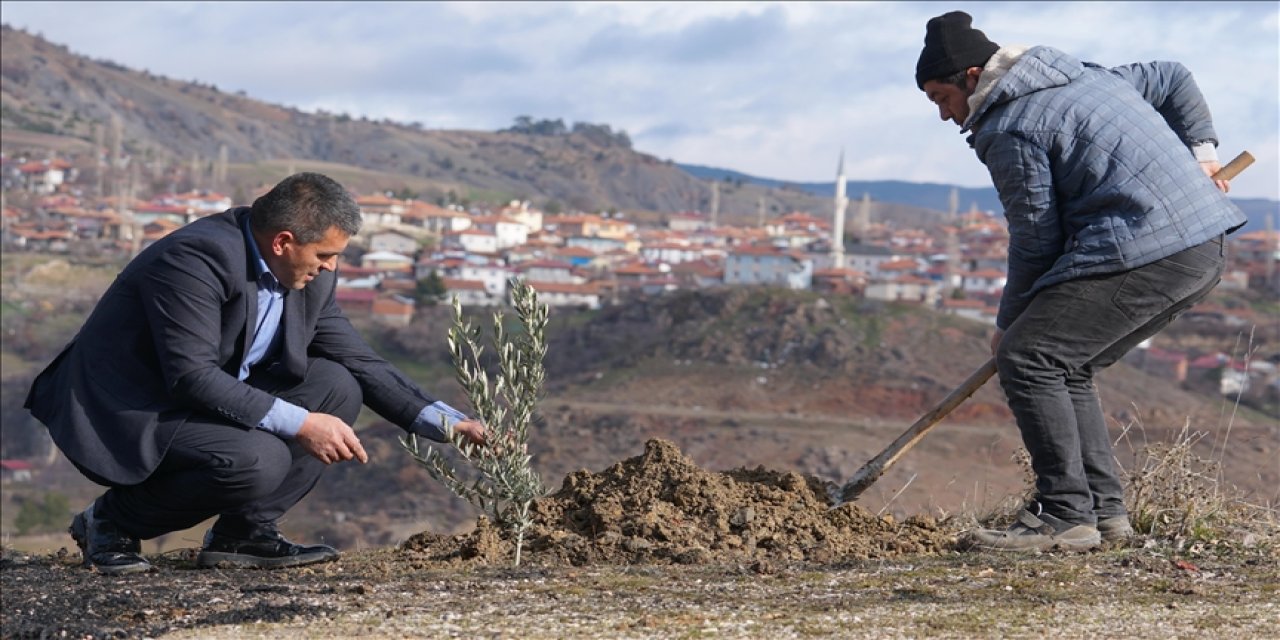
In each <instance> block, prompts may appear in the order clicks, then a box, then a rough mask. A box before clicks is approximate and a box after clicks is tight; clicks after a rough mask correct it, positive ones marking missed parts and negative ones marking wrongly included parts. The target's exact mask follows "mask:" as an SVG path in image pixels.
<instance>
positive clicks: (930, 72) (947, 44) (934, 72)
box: [916, 11, 1000, 90]
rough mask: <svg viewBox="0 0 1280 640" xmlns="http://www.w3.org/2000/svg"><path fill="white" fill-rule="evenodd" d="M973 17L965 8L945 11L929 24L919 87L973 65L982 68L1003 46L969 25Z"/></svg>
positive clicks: (919, 65) (918, 65)
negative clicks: (963, 9) (964, 10)
mask: <svg viewBox="0 0 1280 640" xmlns="http://www.w3.org/2000/svg"><path fill="white" fill-rule="evenodd" d="M972 22H973V18H972V17H970V16H969V14H967V13H965V12H963V11H952V12H950V13H944V14H942V15H940V16H938V17H936V18H932V19H930V20H929V24H928V26H926V27H925V34H924V51H921V52H920V60H919V61H918V62H916V86H917V87H919V88H920V89H922V90H923V89H924V83H925V82H927V81H929V80H937V79H939V78H945V77H947V76H949V75H951V74H954V73H957V72H960V71H964V70H965V69H968V68H969V67H981V66H983V65H985V64H986V63H987V60H989V59H991V56H992V55H993V54H995V52H996V51H997V50H999V49H1000V46H999V45H997V44H996V43H994V42H992V41H990V40H988V39H987V36H986V34H984V33H982V32H981V31H979V30H977V29H974V28H973V27H971V26H969V25H970V23H972Z"/></svg>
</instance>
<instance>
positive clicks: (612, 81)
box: [4, 2, 1280, 199]
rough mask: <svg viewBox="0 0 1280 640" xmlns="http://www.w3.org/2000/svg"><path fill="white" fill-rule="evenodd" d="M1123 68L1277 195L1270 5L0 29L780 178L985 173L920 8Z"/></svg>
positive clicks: (330, 7)
mask: <svg viewBox="0 0 1280 640" xmlns="http://www.w3.org/2000/svg"><path fill="white" fill-rule="evenodd" d="M957 4H958V5H959V8H961V9H964V10H966V11H968V12H969V13H971V14H973V15H974V17H975V25H976V26H978V27H979V28H981V29H983V30H984V31H985V32H986V33H987V35H988V36H989V37H991V38H992V39H993V40H995V41H996V42H1001V43H1005V44H1012V43H1023V44H1049V45H1052V46H1055V47H1058V48H1060V49H1063V50H1065V51H1067V52H1069V53H1072V54H1074V55H1077V56H1078V57H1081V58H1083V59H1087V60H1091V61H1094V62H1098V63H1099V64H1104V65H1119V64H1126V63H1130V62H1141V61H1149V60H1154V59H1166V60H1178V61H1180V62H1183V63H1184V64H1186V65H1187V66H1188V67H1189V68H1190V69H1191V70H1192V71H1193V72H1194V73H1195V74H1196V78H1197V81H1198V83H1199V85H1200V87H1201V89H1202V90H1203V92H1204V93H1205V95H1206V98H1207V99H1208V100H1209V104H1210V106H1211V108H1212V110H1213V113H1214V117H1215V125H1216V126H1217V129H1218V133H1219V137H1220V138H1221V148H1220V150H1221V153H1222V155H1223V156H1224V160H1225V159H1227V158H1229V157H1230V156H1233V155H1234V154H1235V153H1236V152H1238V151H1240V150H1242V149H1249V150H1250V151H1252V152H1253V153H1254V155H1255V156H1257V157H1258V165H1257V166H1256V167H1255V168H1253V169H1251V170H1250V172H1249V173H1248V174H1246V176H1245V177H1242V178H1241V179H1240V180H1238V181H1237V182H1236V184H1235V188H1234V189H1233V194H1235V195H1241V196H1245V197H1267V198H1275V199H1280V184H1277V182H1278V179H1277V176H1278V175H1280V158H1277V155H1278V152H1277V149H1276V140H1277V138H1278V137H1280V136H1278V134H1277V128H1278V126H1280V90H1278V89H1277V82H1278V81H1280V18H1278V17H1277V14H1278V13H1280V11H1278V10H1277V5H1276V4H1275V3H1248V2H1216V3H1182V2H1176V3H1150V2H1136V3H1127V2H1108V3H1093V2H1081V3H1075V2H1021V3H977V2H961V3H937V2H931V3H907V2H819V3H792V2H784V3H762V2H567V3H545V2H502V3H489V2H464V3H437V2H426V3H413V2H365V3H356V2H310V3H294V2H274V3H272V2H264V3H214V2H206V3H154V2H145V3H144V2H122V3H97V2H94V3H75V4H69V3H47V2H22V3H15V2H6V3H5V5H4V19H5V21H6V22H7V23H9V24H11V25H13V26H17V27H23V28H27V29H28V30H31V31H35V32H40V33H42V34H43V35H44V36H45V37H47V38H49V39H50V40H52V41H54V42H58V43H61V44H66V45H68V46H70V47H71V49H72V50H73V51H76V52H78V53H83V54H86V55H89V56H91V57H94V58H107V59H111V60H115V61H116V62H119V63H121V64H125V65H128V66H130V67H135V68H138V69H148V70H150V71H151V72H153V73H158V74H162V75H166V76H170V77H174V78H178V79H183V80H199V81H201V82H204V83H212V84H216V85H217V86H218V87H220V88H223V89H225V90H237V89H239V90H244V91H246V92H247V93H248V94H249V95H251V96H253V97H256V98H259V99H262V100H267V101H270V102H276V103H281V104H287V105H292V106H297V107H299V108H304V109H312V108H325V109H327V110H329V111H335V112H343V111H345V112H348V113H351V114H352V115H364V116H368V117H370V118H375V119H378V118H393V119H396V120H402V121H420V122H423V123H424V124H426V125H427V126H428V127H434V128H459V129H488V130H492V129H496V128H500V127H505V126H508V125H509V124H510V123H511V121H512V119H513V118H515V117H516V116H518V115H530V116H533V117H537V118H562V119H564V120H565V121H566V122H574V121H586V122H597V123H605V124H609V125H610V126H612V127H614V128H615V129H623V130H626V131H627V132H628V133H630V134H631V135H632V138H633V140H634V141H635V143H636V146H637V148H638V149H639V150H641V151H644V152H647V153H651V154H654V155H656V156H659V157H663V158H671V159H673V160H676V161H679V162H688V163H694V164H706V165H713V166H722V167H725V168H730V169H736V170H739V171H743V172H746V173H751V174H755V175H760V176H765V177H773V178H779V179H784V180H792V181H805V182H809V181H822V180H829V179H831V177H832V173H833V167H834V164H835V158H836V156H837V155H838V154H839V152H840V148H842V147H844V148H846V149H847V150H848V158H849V163H848V167H849V172H850V176H851V177H852V178H854V179H902V180H916V181H930V182H950V183H956V184H962V185H966V186H985V185H987V184H989V178H988V177H987V174H986V171H985V169H984V168H983V167H982V165H981V164H980V163H979V162H978V161H977V159H976V158H974V156H973V153H972V151H970V150H969V149H968V148H967V146H966V145H965V144H964V141H963V139H962V138H961V137H960V136H958V135H956V133H955V131H956V129H955V127H954V126H953V125H950V124H946V123H942V122H940V121H939V120H938V119H937V115H936V112H935V110H934V109H933V108H932V107H931V106H930V105H929V104H928V102H926V101H925V100H924V98H923V97H922V96H921V95H920V93H919V92H918V91H916V89H915V86H914V81H913V79H912V74H913V72H914V68H915V59H916V56H917V55H918V53H919V50H920V47H921V44H922V40H923V36H924V24H925V22H926V21H927V20H928V18H930V17H932V16H934V15H937V14H940V13H942V12H945V11H949V10H951V9H954V8H956V5H957Z"/></svg>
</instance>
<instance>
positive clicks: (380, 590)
mask: <svg viewBox="0 0 1280 640" xmlns="http://www.w3.org/2000/svg"><path fill="white" fill-rule="evenodd" d="M826 496H827V490H826V486H825V484H824V483H823V482H822V481H820V480H818V479H816V478H812V477H805V476H801V475H799V474H796V473H792V472H777V471H771V470H768V469H763V468H755V469H738V470H733V471H728V472H709V471H705V470H703V469H701V468H699V467H698V466H697V465H695V464H693V463H692V462H691V461H690V459H689V458H688V457H686V456H685V455H684V454H682V453H681V452H680V450H679V449H677V448H676V447H675V446H673V445H672V444H670V443H668V442H665V441H660V440H654V441H651V442H649V443H647V444H646V446H645V451H644V453H643V454H641V455H639V456H635V457H633V458H630V459H627V460H623V461H621V462H618V463H616V464H614V465H612V466H610V467H609V468H607V469H605V470H603V471H601V472H598V473H591V472H587V471H581V472H576V473H573V474H570V475H569V476H567V477H566V478H565V479H564V482H563V483H562V485H561V487H560V489H559V490H558V491H556V492H555V493H553V494H551V495H549V496H547V497H546V498H543V499H542V500H540V501H538V503H537V505H536V511H535V523H534V526H533V527H532V529H531V531H530V533H529V536H528V539H527V545H526V549H525V562H524V564H522V566H520V567H511V564H510V563H511V559H512V550H513V548H512V543H511V541H510V540H509V539H507V538H505V537H504V536H503V535H501V532H500V531H498V530H497V529H496V528H495V527H494V526H492V525H490V524H489V523H488V522H487V521H485V520H481V521H479V523H478V526H477V527H476V528H475V529H474V530H473V531H472V532H470V533H466V534H461V535H456V536H442V535H434V534H429V533H422V534H419V535H415V536H413V537H411V538H410V539H409V540H408V541H406V542H405V543H403V544H400V545H396V546H394V547H385V548H381V549H375V550H369V551H358V552H348V553H346V554H345V555H344V556H343V557H342V558H341V559H340V560H338V561H337V562H333V563H329V564H323V565H317V566H312V567H302V568H297V569H287V570H279V571H255V570H236V569H210V570H198V569H196V568H195V567H194V562H193V558H194V552H195V550H194V549H179V550H175V551H171V552H168V553H165V554H163V555H161V556H159V557H155V558H154V566H155V568H154V570H153V571H151V572H149V573H146V574H143V575H137V576H127V577H120V578H108V577H104V576H101V575H99V574H97V573H95V572H93V571H91V570H87V569H84V568H82V567H80V566H79V553H78V551H76V550H75V549H74V547H72V550H71V551H70V552H67V551H61V552H57V553H52V554H43V555H31V554H23V553H18V552H13V551H5V552H4V555H3V558H2V559H0V589H2V593H3V601H4V602H3V619H2V620H0V635H3V637H5V638H53V637H75V638H123V637H159V636H166V637H180V638H245V637H252V638H258V637H261V638H293V637H332V638H339V637H341V638H347V637H353V636H358V635H364V636H367V637H377V638H382V637H468V638H470V637H497V638H704V637H720V638H760V637H770V638H809V637H833V638H834V637H840V638H850V637H866V638H886V637H926V636H927V637H975V636H1007V637H1095V636H1105V637H1133V638H1149V637H1206V636H1213V635H1217V636H1221V637H1231V638H1274V637H1278V636H1280V570H1278V569H1277V566H1278V565H1280V555H1278V554H1277V553H1276V548H1275V547H1273V546H1268V545H1263V544H1258V542H1257V539H1256V538H1257V537H1256V536H1254V539H1253V540H1250V539H1248V538H1247V537H1240V538H1239V539H1237V537H1236V536H1234V535H1229V536H1227V537H1225V538H1224V539H1221V540H1211V541H1200V542H1196V543H1194V544H1189V545H1188V544H1184V543H1182V542H1174V541H1170V540H1165V539H1158V538H1151V537H1145V538H1143V537H1140V538H1139V539H1137V540H1135V541H1133V542H1132V543H1131V544H1126V545H1123V546H1115V547H1110V548H1104V549H1102V550H1100V551H1096V552H1093V553H1087V554H1075V553H1060V552H1049V553H1043V554H1014V555H999V554H991V553H974V552H969V551H966V550H964V544H963V536H962V535H961V531H960V529H961V525H960V523H958V522H956V521H953V520H944V521H942V522H938V521H936V520H934V519H933V518H931V517H928V516H916V517H912V518H907V519H905V520H902V521H897V520H895V519H893V518H891V517H876V516H875V515H874V514H872V513H870V512H869V511H867V510H866V509H864V508H862V507H860V506H858V505H856V504H848V505H843V506H840V507H837V508H834V509H833V508H831V503H830V502H829V500H828V499H827V497H826Z"/></svg>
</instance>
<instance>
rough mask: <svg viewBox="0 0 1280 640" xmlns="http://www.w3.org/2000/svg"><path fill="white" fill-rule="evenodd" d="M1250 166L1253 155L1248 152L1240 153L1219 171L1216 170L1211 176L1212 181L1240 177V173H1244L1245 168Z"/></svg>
mask: <svg viewBox="0 0 1280 640" xmlns="http://www.w3.org/2000/svg"><path fill="white" fill-rule="evenodd" d="M1251 164H1253V154H1252V153H1249V152H1248V151H1241V152H1240V155H1238V156H1236V157H1235V158H1232V160H1231V162H1228V163H1227V164H1226V165H1225V166H1223V167H1222V168H1221V169H1218V172H1217V173H1215V174H1213V179H1214V180H1230V179H1232V178H1234V177H1236V176H1238V175H1240V172H1241V171H1244V170H1245V168H1246V167H1248V166H1249V165H1251Z"/></svg>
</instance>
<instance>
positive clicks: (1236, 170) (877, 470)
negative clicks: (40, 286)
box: [840, 151, 1253, 503]
mask: <svg viewBox="0 0 1280 640" xmlns="http://www.w3.org/2000/svg"><path fill="white" fill-rule="evenodd" d="M1251 164H1253V155H1252V154H1250V153H1249V152H1248V151H1244V152H1242V153H1241V154H1240V155H1238V156H1236V157H1235V158H1234V159H1232V160H1231V162H1228V163H1227V164H1226V166H1224V167H1222V168H1221V169H1219V170H1218V172H1217V173H1215V174H1213V179H1214V180H1230V179H1232V178H1234V177H1236V176H1237V175H1239V174H1240V172H1241V171H1244V170H1245V168H1246V167H1248V166H1249V165H1251ZM995 372H996V361H995V358H992V359H990V360H987V362H986V364H984V365H982V366H981V367H979V368H978V370H977V371H974V372H973V373H972V374H970V375H969V378H968V379H967V380H965V381H964V384H961V385H960V386H959V387H957V388H956V389H955V390H954V391H952V392H951V393H950V395H948V396H947V397H946V398H943V399H942V402H939V403H938V404H937V405H935V406H934V407H933V409H931V410H930V411H929V413H926V414H925V415H924V417H922V418H920V419H919V420H916V422H915V424H913V425H911V427H910V428H908V429H907V430H906V431H905V432H903V434H902V435H900V436H898V439H897V440H894V441H893V444H891V445H889V446H888V447H887V448H886V449H885V450H884V451H881V452H880V455H878V456H876V457H874V458H872V459H871V460H870V461H868V462H867V463H866V464H864V465H862V468H861V469H858V472H857V473H855V474H853V477H852V478H850V479H849V481H848V482H846V483H844V486H843V487H841V488H840V501H841V503H845V502H851V501H853V500H855V499H857V497H858V496H859V495H862V492H863V491H866V489H867V487H869V486H871V485H872V484H873V483H874V482H875V481H876V480H879V479H880V476H882V475H884V472H885V471H888V470H889V467H892V466H893V464H894V463H895V462H897V461H898V458H901V457H902V455H903V454H905V453H906V452H907V450H908V449H910V448H911V447H913V446H915V444H916V443H917V442H919V441H920V439H921V438H923V437H924V434H926V433H928V431H929V429H932V428H933V426H934V425H936V424H938V423H939V422H941V421H942V419H943V418H945V417H947V414H949V413H951V411H952V410H953V409H955V408H956V407H958V406H960V403H961V402H964V401H965V400H967V399H968V398H969V396H971V395H973V394H974V393H976V392H977V391H978V389H979V388H981V387H982V385H984V384H986V382H987V380H990V379H991V376H992V375H995Z"/></svg>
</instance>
